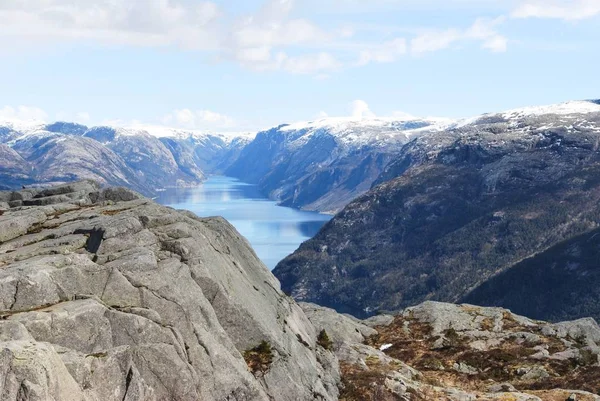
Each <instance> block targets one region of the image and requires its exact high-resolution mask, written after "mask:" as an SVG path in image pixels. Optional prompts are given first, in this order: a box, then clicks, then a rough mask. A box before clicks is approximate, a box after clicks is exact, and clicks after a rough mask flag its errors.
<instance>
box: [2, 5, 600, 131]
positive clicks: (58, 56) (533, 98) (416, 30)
mask: <svg viewBox="0 0 600 401" xmlns="http://www.w3.org/2000/svg"><path fill="white" fill-rule="evenodd" d="M0 50H1V51H2V54H3V58H2V62H1V63H0V119H2V118H5V119H7V118H8V119H11V118H15V119H30V118H38V119H44V120H57V119H60V120H70V121H79V122H82V123H86V124H90V125H91V124H103V123H112V124H121V125H131V124H136V123H144V124H154V125H168V126H175V127H182V128H190V129H192V128H193V129H200V130H216V131H246V130H258V129H262V128H267V127H270V126H273V125H277V124H279V123H283V122H293V121H299V120H311V119H314V118H318V117H319V116H325V115H329V116H347V115H362V116H371V115H377V116H394V115H399V116H401V115H402V114H403V113H409V114H411V115H417V116H440V117H451V118H458V117H467V116H471V115H475V114H480V113H484V112H489V111H499V110H504V109H510V108H515V107H520V106H526V105H535V104H549V103H557V102H561V101H566V100H573V99H588V98H599V97H600V79H599V74H598V65H599V64H600V51H599V50H600V0H369V1H367V0H319V1H317V0H295V1H294V0H267V1H263V0H236V1H233V0H229V1H225V0H220V1H219V0H214V1H212V2H211V1H200V0H127V1H124V0H86V1H80V0H2V1H0Z"/></svg>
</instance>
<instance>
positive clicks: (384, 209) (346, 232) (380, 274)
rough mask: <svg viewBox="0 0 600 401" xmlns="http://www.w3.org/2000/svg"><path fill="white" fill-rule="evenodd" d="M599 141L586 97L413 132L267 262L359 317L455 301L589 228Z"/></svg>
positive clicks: (293, 286)
mask: <svg viewBox="0 0 600 401" xmlns="http://www.w3.org/2000/svg"><path fill="white" fill-rule="evenodd" d="M567 110H568V112H567ZM599 143H600V106H598V105H596V104H595V103H592V102H576V103H574V104H567V105H557V106H554V107H548V108H545V109H542V110H541V111H540V109H526V110H519V111H511V112H507V113H502V114H494V115H485V116H482V117H480V118H477V119H473V120H471V121H467V122H463V123H461V124H455V125H454V126H453V127H451V128H450V129H448V130H446V131H444V132H442V133H440V134H436V135H429V136H422V137H419V138H416V139H414V140H413V141H412V142H411V143H409V144H407V145H406V146H405V147H404V148H403V149H402V151H401V153H400V155H399V157H398V158H397V160H396V161H395V162H393V163H391V164H390V165H389V166H388V168H386V171H384V173H382V175H381V177H380V180H381V181H383V183H382V184H380V185H378V186H376V187H375V188H373V190H371V191H370V192H369V193H367V194H366V195H364V196H362V197H360V198H358V199H357V200H355V201H354V202H352V203H351V204H350V205H348V206H347V207H346V208H345V209H344V210H343V211H342V212H340V213H339V214H338V215H337V216H336V217H335V218H334V219H333V220H331V221H330V222H329V223H328V224H327V225H326V226H324V227H323V229H322V230H321V232H320V233H319V234H317V236H316V237H315V238H313V239H312V240H310V241H307V242H306V243H304V244H303V245H302V246H301V247H300V248H299V250H298V251H296V252H295V253H294V254H293V255H291V256H289V257H288V258H286V259H285V260H284V261H282V262H281V263H280V264H279V265H278V266H277V267H276V269H275V270H274V273H275V275H276V276H277V277H278V278H279V279H280V281H281V282H282V288H283V289H284V290H285V291H287V292H289V293H291V294H292V295H293V296H294V297H296V298H297V299H299V300H307V301H311V302H316V303H320V304H323V305H327V306H331V307H334V308H336V309H338V310H339V311H343V312H350V313H353V314H355V315H359V316H365V315H370V314H373V313H374V312H376V311H377V310H397V309H401V308H403V307H405V306H408V305H414V304H417V303H419V302H422V301H424V300H428V299H431V300H440V301H450V302H456V301H458V300H460V299H461V298H462V297H464V296H466V295H467V294H468V292H469V291H470V290H471V289H473V288H475V287H477V286H479V285H481V284H482V283H484V282H486V281H487V280H488V279H490V278H491V277H493V276H495V275H497V274H499V273H501V272H504V271H507V270H509V269H511V268H512V267H513V266H515V265H516V264H518V263H519V262H520V261H522V260H523V259H525V258H527V257H529V256H532V255H534V254H537V253H541V252H544V251H546V250H548V249H549V248H551V247H553V246H555V245H557V244H559V243H561V242H562V241H565V240H569V239H570V238H573V237H575V236H578V235H583V234H585V233H588V232H590V231H592V230H594V229H596V228H597V227H598V225H599V223H600V204H599V201H600V153H599V152H598V149H599ZM394 177H396V178H394ZM507 296H508V295H507ZM562 307H563V308H567V307H568V305H565V306H562ZM556 308H558V309H560V308H561V306H560V305H556ZM588 312H591V311H590V310H588ZM598 312H600V311H595V313H594V315H596V313H598ZM556 313H557V314H558V315H560V311H556ZM560 316H562V315H560ZM540 317H544V318H546V317H547V315H544V316H540ZM571 317H572V316H571Z"/></svg>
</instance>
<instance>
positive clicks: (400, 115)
mask: <svg viewBox="0 0 600 401" xmlns="http://www.w3.org/2000/svg"><path fill="white" fill-rule="evenodd" d="M392 117H393V118H397V119H398V120H414V119H416V118H417V117H415V116H413V115H412V114H410V113H405V112H403V111H394V112H392Z"/></svg>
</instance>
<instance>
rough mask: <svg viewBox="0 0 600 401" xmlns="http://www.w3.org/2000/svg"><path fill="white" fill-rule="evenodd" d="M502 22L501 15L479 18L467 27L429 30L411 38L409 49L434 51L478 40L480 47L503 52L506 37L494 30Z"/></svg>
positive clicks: (506, 42) (419, 52)
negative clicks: (494, 17) (491, 17)
mask: <svg viewBox="0 0 600 401" xmlns="http://www.w3.org/2000/svg"><path fill="white" fill-rule="evenodd" d="M502 22H504V18H503V17H499V18H496V19H488V18H479V19H477V20H476V21H475V22H474V23H473V25H471V26H470V27H469V28H467V29H464V30H460V29H448V30H445V31H430V32H426V33H424V34H421V35H419V36H417V37H415V38H413V39H412V40H411V43H410V51H411V53H413V54H423V53H428V52H434V51H438V50H443V49H447V48H449V47H451V46H452V45H454V44H456V43H460V42H468V41H475V42H480V43H481V47H482V48H484V49H487V50H491V51H493V52H505V51H506V50H507V44H508V39H507V38H505V37H504V36H502V35H501V34H500V33H498V32H497V31H496V29H495V28H496V26H497V25H499V24H501V23H502Z"/></svg>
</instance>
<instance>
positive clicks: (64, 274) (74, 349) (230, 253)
mask: <svg viewBox="0 0 600 401" xmlns="http://www.w3.org/2000/svg"><path fill="white" fill-rule="evenodd" d="M17 198H18V199H17ZM0 199H10V200H12V199H15V200H19V201H21V202H23V201H24V200H36V199H37V200H39V201H38V203H39V205H38V206H25V205H23V204H21V205H20V206H16V207H13V208H10V209H8V210H6V211H5V212H4V213H3V215H2V216H0V233H2V237H1V238H0V360H1V363H0V399H1V400H17V399H18V400H51V399H54V400H59V399H60V400H98V401H100V400H103V401H104V400H130V401H133V400H199V399H201V400H237V401H241V400H265V401H266V400H282V401H286V400H289V401H292V400H294V401H295V400H313V399H317V400H335V399H337V395H338V383H339V380H340V378H339V370H338V369H339V368H338V362H337V359H336V357H335V356H334V354H333V353H332V352H331V351H328V350H325V349H323V348H322V347H321V346H319V345H318V344H317V335H318V330H317V329H316V328H315V327H314V326H313V324H311V323H310V321H309V320H308V318H307V317H306V314H305V313H304V312H303V310H302V309H301V308H300V307H299V306H298V305H297V304H296V303H295V302H294V301H293V300H292V299H291V298H289V297H287V296H286V295H285V294H283V293H282V292H281V290H280V288H279V283H278V281H277V280H276V279H275V278H274V276H273V275H272V274H271V272H270V271H269V270H268V269H267V268H266V267H265V266H264V265H263V264H262V263H261V262H260V261H259V260H258V258H257V257H256V255H255V253H254V252H253V251H252V249H251V248H250V246H249V245H248V243H247V241H246V240H245V239H244V238H243V237H241V236H240V234H239V233H237V231H236V230H235V229H234V228H233V227H232V226H231V225H230V224H229V223H227V222H226V221H225V220H223V219H220V218H213V219H201V218H198V217H196V216H194V215H192V214H191V213H188V212H181V211H176V210H173V209H171V208H167V207H162V206H159V205H157V204H155V203H154V202H152V201H150V200H148V199H144V198H142V197H140V196H139V195H138V194H136V193H134V192H131V191H127V190H124V189H106V190H102V191H101V190H99V189H98V187H97V186H95V184H93V183H90V182H84V183H78V184H70V185H69V186H63V187H59V188H51V189H36V190H27V191H26V192H23V193H21V192H14V193H0ZM42 205H43V206H42ZM262 342H266V343H268V345H269V346H270V348H271V351H270V355H269V356H268V358H267V359H268V362H267V363H265V364H264V365H261V366H259V367H258V369H257V368H256V367H255V366H253V365H252V364H251V363H247V361H246V360H245V356H246V359H248V358H249V355H251V354H252V352H251V351H252V350H253V349H255V348H256V347H257V346H258V345H260V344H261V343H262ZM247 351H248V352H247ZM263 356H264V355H263ZM248 360H249V359H248ZM251 367H252V369H251Z"/></svg>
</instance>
